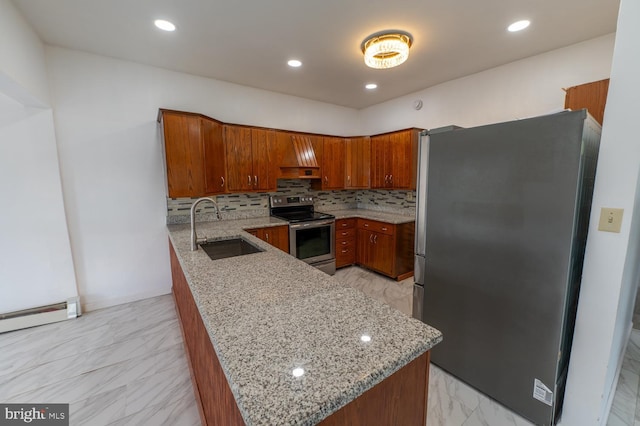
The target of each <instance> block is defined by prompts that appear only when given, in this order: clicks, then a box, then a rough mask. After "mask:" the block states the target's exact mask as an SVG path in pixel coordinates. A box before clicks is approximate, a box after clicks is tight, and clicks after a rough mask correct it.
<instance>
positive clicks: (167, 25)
mask: <svg viewBox="0 0 640 426" xmlns="http://www.w3.org/2000/svg"><path fill="white" fill-rule="evenodd" d="M153 23H154V24H155V26H156V27H158V28H160V29H161V30H163V31H175V30H176V26H175V25H173V23H172V22H169V21H165V20H164V19H156V20H155V21H153Z"/></svg>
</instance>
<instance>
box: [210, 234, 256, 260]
mask: <svg viewBox="0 0 640 426" xmlns="http://www.w3.org/2000/svg"><path fill="white" fill-rule="evenodd" d="M200 248H202V250H204V252H205V253H207V255H208V256H209V257H210V258H211V260H218V259H225V258H227V257H234V256H244V255H245V254H252V253H259V252H261V251H264V250H263V249H261V248H259V247H256V246H254V245H253V244H251V243H250V242H249V241H247V240H245V239H243V238H230V239H228V240H216V241H208V242H206V243H203V244H200Z"/></svg>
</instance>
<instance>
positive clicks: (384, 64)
mask: <svg viewBox="0 0 640 426" xmlns="http://www.w3.org/2000/svg"><path fill="white" fill-rule="evenodd" d="M412 43H413V38H412V37H411V35H410V34H409V33H406V32H403V31H390V32H381V33H376V34H372V35H370V36H369V37H367V38H366V39H365V41H363V42H362V45H361V46H360V48H361V49H362V53H364V63H365V64H367V66H369V67H371V68H376V69H387V68H393V67H397V66H398V65H400V64H402V63H403V62H404V61H406V60H407V58H408V57H409V47H411V44H412Z"/></svg>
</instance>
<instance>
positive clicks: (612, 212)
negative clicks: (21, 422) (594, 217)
mask: <svg viewBox="0 0 640 426" xmlns="http://www.w3.org/2000/svg"><path fill="white" fill-rule="evenodd" d="M622 213H624V209H612V208H609V207H603V208H602V209H600V222H599V223H598V231H605V232H617V233H620V227H621V226H622Z"/></svg>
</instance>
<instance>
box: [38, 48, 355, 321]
mask: <svg viewBox="0 0 640 426" xmlns="http://www.w3.org/2000/svg"><path fill="white" fill-rule="evenodd" d="M47 63H48V66H49V72H50V84H51V92H52V98H53V102H54V105H55V120H56V131H57V138H58V147H59V154H60V163H61V170H62V182H63V187H64V194H65V206H66V209H67V217H68V223H69V231H70V234H71V243H72V244H71V245H72V249H73V254H74V259H75V262H76V273H77V279H78V287H79V291H80V294H81V295H82V297H83V300H84V302H85V305H84V308H85V309H86V310H91V309H96V308H99V307H104V306H109V305H113V304H117V303H123V302H127V301H130V300H135V299H139V298H142V297H150V296H154V295H158V294H165V293H168V292H169V291H170V285H171V282H170V270H169V258H168V248H167V247H168V246H167V236H166V227H165V216H166V203H165V183H164V182H165V181H166V178H165V175H164V169H163V167H164V165H163V159H162V145H161V143H160V142H159V138H158V131H157V126H156V116H157V113H158V108H170V109H177V110H185V111H194V112H199V113H203V114H206V115H209V116H211V117H213V118H216V119H219V120H222V121H225V122H231V123H245V124H253V125H258V126H266V127H276V128H284V129H293V130H302V131H310V132H323V133H324V132H326V133H333V134H338V135H340V134H351V133H353V131H354V129H356V128H357V127H358V112H357V111H356V110H353V109H349V108H344V107H339V106H335V105H329V104H324V103H319V102H314V101H309V100H305V99H301V98H295V97H292V96H286V95H280V94H276V93H272V92H267V91H264V90H257V89H252V88H248V87H243V86H238V85H235V84H230V83H225V82H221V81H216V80H212V79H207V78H202V77H196V76H192V75H188V74H183V73H177V72H172V71H166V70H162V69H159V68H153V67H149V66H144V65H140V64H135V63H131V62H125V61H120V60H115V59H110V58H106V57H100V56H95V55H90V54H86V53H82V52H78V51H71V50H66V49H61V48H56V47H47Z"/></svg>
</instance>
